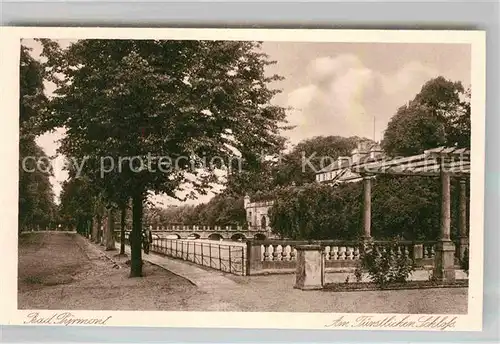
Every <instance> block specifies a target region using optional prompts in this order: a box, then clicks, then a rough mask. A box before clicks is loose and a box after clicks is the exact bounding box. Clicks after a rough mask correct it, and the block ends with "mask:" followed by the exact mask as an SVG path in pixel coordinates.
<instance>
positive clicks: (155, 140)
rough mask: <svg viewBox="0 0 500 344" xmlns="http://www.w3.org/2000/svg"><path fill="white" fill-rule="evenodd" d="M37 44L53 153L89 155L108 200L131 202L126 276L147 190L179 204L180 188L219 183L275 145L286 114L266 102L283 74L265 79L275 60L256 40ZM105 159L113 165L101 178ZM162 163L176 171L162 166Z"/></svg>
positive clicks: (135, 269) (91, 173)
mask: <svg viewBox="0 0 500 344" xmlns="http://www.w3.org/2000/svg"><path fill="white" fill-rule="evenodd" d="M42 43H43V45H44V52H43V54H44V56H46V57H47V59H48V62H47V64H46V68H47V69H48V70H50V71H51V78H52V80H53V81H55V82H56V84H57V86H58V88H57V90H56V91H55V94H56V95H57V96H56V97H54V99H53V100H52V102H51V115H50V116H48V117H47V121H46V126H47V127H64V128H66V130H67V131H66V136H65V138H64V139H63V140H62V142H61V149H60V153H62V154H65V155H66V156H68V157H70V158H76V159H78V161H80V162H81V161H83V160H84V159H87V160H86V163H85V169H84V174H85V175H86V176H87V177H88V178H90V180H91V181H92V183H94V184H95V185H96V186H97V185H99V186H101V187H102V190H104V194H105V195H106V196H107V197H111V196H110V195H111V194H112V193H113V192H114V190H124V191H125V192H126V196H128V197H131V198H132V200H133V203H132V204H133V209H132V214H133V228H132V234H131V239H132V240H131V249H132V264H131V275H132V276H140V275H141V274H142V270H141V265H140V261H141V251H140V231H141V228H142V211H143V205H144V204H143V203H144V200H145V199H146V197H147V195H148V192H154V193H163V194H166V195H168V196H171V197H174V198H179V197H178V191H182V190H186V189H188V188H189V189H191V190H193V191H197V192H199V193H202V194H203V193H205V192H206V191H207V189H210V188H211V186H212V183H214V182H216V181H218V176H217V174H216V173H215V171H216V170H217V169H219V168H221V167H226V168H227V167H228V166H231V165H232V164H231V163H229V162H232V161H235V160H237V159H238V158H242V159H243V161H244V166H245V167H246V168H249V169H250V168H252V167H253V166H255V165H258V162H259V160H260V156H261V154H273V153H276V152H277V151H278V150H279V149H280V148H281V147H282V144H283V139H282V137H281V135H280V132H281V129H282V128H283V125H284V124H285V110H284V109H283V108H281V107H279V106H275V105H272V104H271V103H270V101H271V99H272V98H273V96H274V95H275V94H276V93H277V92H278V91H277V90H272V89H270V88H269V84H270V83H272V82H274V81H276V80H279V79H280V77H279V76H277V75H272V76H267V75H265V66H267V65H269V64H271V63H273V62H272V61H269V60H268V57H267V56H266V55H265V54H263V53H261V52H260V50H259V47H260V43H257V42H243V41H195V40H191V41H175V40H98V39H96V40H81V41H78V42H76V43H74V44H72V45H70V46H69V48H68V49H60V48H58V47H57V45H56V44H54V42H51V41H48V40H42ZM61 76H62V77H61ZM102 157H110V158H111V159H112V160H113V161H114V162H115V166H114V168H111V166H110V165H106V167H109V170H110V172H108V173H105V174H104V175H102V174H101V172H102V169H101V168H100V163H101V158H102ZM123 157H140V158H142V159H144V160H145V161H147V165H148V166H147V168H144V167H145V166H139V165H138V164H135V165H134V164H133V163H131V162H130V160H122V162H123V163H121V164H119V163H117V162H118V161H119V158H123ZM161 157H168V158H169V159H170V161H173V162H174V166H173V167H174V168H171V167H172V166H167V168H165V165H164V164H162V161H163V160H161V159H160V158H161ZM203 157H205V158H208V160H210V159H211V158H213V157H218V159H219V161H220V160H222V161H224V162H226V166H220V165H218V166H214V165H210V166H207V165H203V164H202V163H203ZM111 159H109V160H111ZM136 162H138V160H136ZM187 197H194V194H193V193H189V194H188V196H187ZM120 198H121V197H120Z"/></svg>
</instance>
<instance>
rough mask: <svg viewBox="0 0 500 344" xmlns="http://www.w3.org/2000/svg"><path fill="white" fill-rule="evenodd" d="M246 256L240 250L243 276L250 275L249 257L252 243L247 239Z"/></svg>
mask: <svg viewBox="0 0 500 344" xmlns="http://www.w3.org/2000/svg"><path fill="white" fill-rule="evenodd" d="M245 244H246V258H245V252H244V251H243V250H242V252H241V262H242V263H244V264H245V273H244V275H245V276H250V259H251V258H252V243H251V242H250V241H247V242H246V243H245Z"/></svg>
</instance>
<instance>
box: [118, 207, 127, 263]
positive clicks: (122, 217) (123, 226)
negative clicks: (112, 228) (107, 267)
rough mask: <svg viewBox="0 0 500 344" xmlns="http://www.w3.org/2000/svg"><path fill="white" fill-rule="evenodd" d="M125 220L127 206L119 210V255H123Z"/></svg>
mask: <svg viewBox="0 0 500 344" xmlns="http://www.w3.org/2000/svg"><path fill="white" fill-rule="evenodd" d="M126 218H127V206H126V205H124V206H122V208H121V217H120V254H125V220H126Z"/></svg>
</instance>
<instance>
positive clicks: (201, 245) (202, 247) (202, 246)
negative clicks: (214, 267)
mask: <svg viewBox="0 0 500 344" xmlns="http://www.w3.org/2000/svg"><path fill="white" fill-rule="evenodd" d="M203 265H204V263H203V243H201V266H203Z"/></svg>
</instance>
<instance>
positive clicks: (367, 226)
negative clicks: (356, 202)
mask: <svg viewBox="0 0 500 344" xmlns="http://www.w3.org/2000/svg"><path fill="white" fill-rule="evenodd" d="M363 189H364V197H363V238H364V239H365V240H369V239H370V238H371V236H372V235H371V225H372V181H371V177H369V176H365V177H363Z"/></svg>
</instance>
